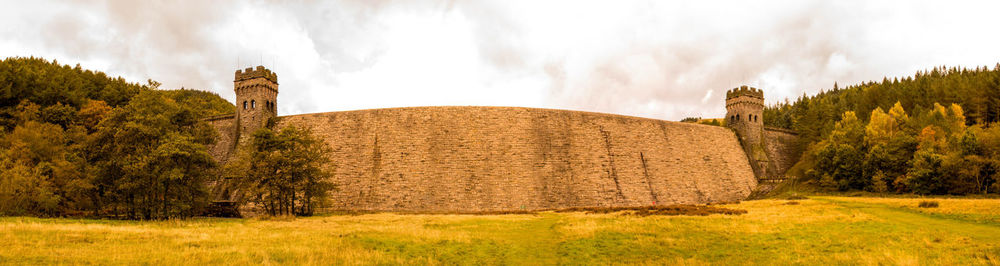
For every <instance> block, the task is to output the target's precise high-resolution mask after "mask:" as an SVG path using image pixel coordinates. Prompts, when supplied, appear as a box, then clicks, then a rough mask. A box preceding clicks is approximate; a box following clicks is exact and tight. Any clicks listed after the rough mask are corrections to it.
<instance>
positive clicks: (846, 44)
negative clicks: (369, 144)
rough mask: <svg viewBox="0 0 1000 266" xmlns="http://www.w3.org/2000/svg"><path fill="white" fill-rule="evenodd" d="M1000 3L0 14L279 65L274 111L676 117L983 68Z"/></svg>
mask: <svg viewBox="0 0 1000 266" xmlns="http://www.w3.org/2000/svg"><path fill="white" fill-rule="evenodd" d="M998 5H1000V4H998V3H997V2H992V1H989V2H981V1H949V2H925V1H878V2H870V1H837V2H825V1H794V2H788V1H753V2H746V1H701V2H686V1H677V2H673V1H669V2H668V1H616V2H604V1H541V2H539V1H474V2H473V1H391V0H387V1H351V0H347V1H335V2H325V1H324V2H299V3H291V4H284V3H273V2H245V1H212V2H202V1H182V2H169V3H163V2H153V3H150V2H134V1H117V0H109V1H106V2H104V3H100V4H95V3H75V2H54V1H53V2H49V1H17V2H5V3H3V6H4V7H5V8H3V9H0V25H3V27H0V36H4V38H2V39H0V57H8V56H30V55H34V56H42V57H46V58H50V59H58V60H59V62H60V63H64V64H76V63H80V64H81V65H83V66H84V67H86V68H90V69H96V70H101V71H105V72H108V73H109V74H112V75H121V76H124V77H126V78H128V79H130V80H133V81H136V82H143V81H144V80H145V79H146V78H153V79H156V80H159V81H161V82H163V83H164V87H166V88H177V87H180V86H185V87H188V88H201V89H206V90H212V91H216V92H219V93H220V95H222V96H223V97H226V98H227V99H230V100H232V99H233V98H234V95H233V93H232V88H231V86H232V85H231V83H230V82H231V78H232V73H233V71H235V68H237V67H246V66H249V65H256V64H259V63H263V64H264V65H266V66H268V67H270V68H272V69H273V70H275V71H277V72H278V75H279V80H280V82H281V88H280V90H281V93H280V94H279V108H280V109H279V113H280V114H283V115H288V114H297V113H308V112H324V111H335V110H349V109H362V108H381V107H395V106H420V105H502V106H531V107H547V108H562V109H574V110H587V111H597V112H608V113H618V114H626V115H637V116H644V117H652V118H660V119H671V120H677V119H681V118H683V117H689V116H701V117H718V116H721V115H722V113H723V112H724V107H723V104H722V102H723V97H724V95H725V94H724V93H721V92H723V91H724V90H727V89H729V88H732V87H736V86H739V85H741V84H749V85H754V86H758V87H761V88H763V89H765V90H766V97H767V101H768V102H769V103H774V102H777V101H781V100H783V99H784V98H795V97H798V96H799V95H802V93H815V92H817V91H819V90H820V89H821V88H829V87H830V86H832V84H833V82H835V81H836V82H839V83H840V84H841V85H849V84H853V83H858V82H863V81H867V80H880V79H881V77H882V76H901V75H911V74H912V73H913V72H914V71H916V70H920V69H926V68H929V67H933V66H936V65H942V64H948V65H960V66H969V67H974V66H977V65H990V66H992V65H993V64H995V63H996V62H998V61H1000V50H997V49H995V48H996V47H1000V35H997V34H992V32H993V31H994V29H996V28H998V26H1000V21H997V20H996V19H994V15H993V14H992V13H994V12H995V11H996V10H1000V8H998V7H1000V6H998ZM237 58H239V61H240V62H239V63H237ZM715 92H718V93H715Z"/></svg>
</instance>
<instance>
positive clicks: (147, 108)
mask: <svg viewBox="0 0 1000 266" xmlns="http://www.w3.org/2000/svg"><path fill="white" fill-rule="evenodd" d="M199 118H200V117H199V116H198V115H196V111H195V110H194V108H192V107H189V106H186V105H181V104H178V103H177V102H175V101H174V100H173V99H171V98H168V97H166V95H164V94H162V93H160V92H158V91H145V92H142V93H140V94H139V95H138V96H136V98H135V99H132V101H130V102H129V104H128V105H126V106H124V107H121V108H116V109H115V110H113V111H112V112H111V113H110V114H109V115H108V117H107V118H106V119H104V120H103V121H101V123H100V124H98V129H97V132H95V133H94V134H93V135H92V137H91V139H90V141H89V147H88V149H89V152H88V161H89V162H91V163H92V164H93V165H94V168H95V174H96V176H95V178H96V182H95V183H97V184H98V186H97V189H96V192H95V193H96V194H97V195H100V197H99V198H100V202H99V204H98V206H99V208H98V209H99V210H101V211H111V212H117V211H119V210H121V211H122V212H123V213H121V214H123V215H126V216H127V217H128V218H132V219H138V218H141V219H165V218H172V217H187V216H192V215H195V214H198V212H199V211H200V208H202V207H203V206H204V205H205V203H206V201H207V193H206V190H205V188H204V186H205V184H206V181H207V180H208V179H209V178H210V177H212V176H214V174H215V162H214V160H213V159H212V157H211V155H209V154H208V152H207V148H206V146H205V145H208V144H211V143H212V142H213V141H214V139H215V131H214V129H213V128H211V126H209V125H208V124H206V123H205V122H201V121H200V120H199Z"/></svg>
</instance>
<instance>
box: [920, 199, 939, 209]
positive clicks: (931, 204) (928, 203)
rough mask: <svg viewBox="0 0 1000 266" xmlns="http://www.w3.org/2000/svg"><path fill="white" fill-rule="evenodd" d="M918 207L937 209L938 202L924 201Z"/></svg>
mask: <svg viewBox="0 0 1000 266" xmlns="http://www.w3.org/2000/svg"><path fill="white" fill-rule="evenodd" d="M917 207H920V208H937V207H938V202H937V201H933V200H923V201H920V204H917Z"/></svg>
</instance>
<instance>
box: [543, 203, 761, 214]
mask: <svg viewBox="0 0 1000 266" xmlns="http://www.w3.org/2000/svg"><path fill="white" fill-rule="evenodd" d="M556 212H584V213H616V212H622V213H623V214H627V215H636V216H650V215H668V216H675V215H691V216H706V215H710V214H725V215H740V214H744V213H747V211H746V210H738V209H729V208H722V207H715V206H707V205H683V204H677V205H666V206H641V207H582V208H567V209H560V210H556Z"/></svg>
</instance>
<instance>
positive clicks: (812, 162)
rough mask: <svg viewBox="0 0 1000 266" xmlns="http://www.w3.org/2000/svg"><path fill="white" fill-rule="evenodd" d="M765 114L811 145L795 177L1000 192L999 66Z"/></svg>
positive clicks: (875, 186)
mask: <svg viewBox="0 0 1000 266" xmlns="http://www.w3.org/2000/svg"><path fill="white" fill-rule="evenodd" d="M963 107H967V108H963ZM885 110H888V111H885ZM906 110H911V111H912V114H914V115H913V116H912V117H911V116H910V115H908V114H907V112H906ZM854 114H870V115H865V116H855V115H854ZM836 115H840V116H841V117H836ZM764 117H765V120H764V124H765V125H767V126H773V127H783V128H791V129H794V130H796V131H798V132H799V134H800V136H801V139H802V141H804V142H806V143H809V144H808V145H807V147H809V148H808V149H807V152H806V154H805V155H804V156H803V157H802V160H800V161H799V163H798V164H797V165H796V166H795V167H793V168H792V169H791V170H790V171H789V173H790V174H796V175H799V176H803V177H805V178H806V179H811V180H815V181H816V183H818V184H820V185H821V186H824V187H828V188H835V189H838V190H868V191H875V192H888V191H895V192H915V193H920V194H967V193H1000V189H998V188H1000V185H996V184H997V183H1000V182H997V181H998V177H1000V176H998V174H997V172H998V170H1000V152H997V151H995V150H996V149H991V148H986V147H992V146H989V145H990V144H998V143H997V142H996V141H995V140H994V139H996V138H1000V136H997V134H998V130H997V129H995V128H997V127H998V126H996V125H998V123H997V122H998V121H1000V64H998V65H997V67H996V68H994V69H992V70H991V69H988V68H985V67H979V68H975V69H971V70H970V69H958V68H950V69H949V68H944V67H940V68H934V69H932V70H931V71H924V72H918V73H917V74H916V75H915V76H914V77H906V78H902V79H893V80H889V79H887V78H886V79H883V80H882V82H866V83H862V84H859V85H855V86H850V87H847V88H839V87H836V86H835V87H834V89H832V90H830V91H825V92H821V93H819V94H818V95H816V96H812V97H808V96H802V97H800V98H799V99H797V100H796V101H795V102H794V103H788V101H786V102H785V103H782V104H778V105H774V106H768V107H767V108H765V110H764ZM859 125H860V126H861V127H862V128H861V129H860V130H859V128H858V126H859Z"/></svg>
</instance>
